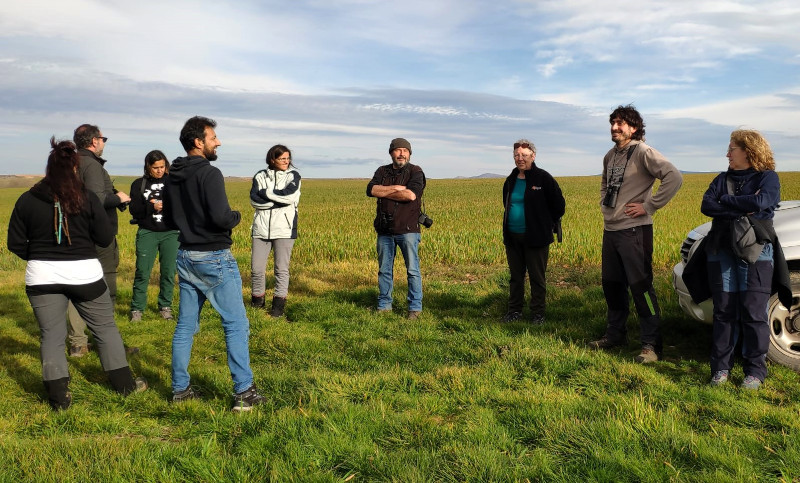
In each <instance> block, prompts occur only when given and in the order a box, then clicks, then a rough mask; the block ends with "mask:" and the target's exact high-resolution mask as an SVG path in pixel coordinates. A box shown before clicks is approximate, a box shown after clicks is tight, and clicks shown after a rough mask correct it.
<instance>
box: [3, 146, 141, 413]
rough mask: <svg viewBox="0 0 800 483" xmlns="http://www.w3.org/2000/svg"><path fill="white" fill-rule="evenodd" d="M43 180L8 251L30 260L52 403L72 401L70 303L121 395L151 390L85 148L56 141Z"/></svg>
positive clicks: (13, 223)
mask: <svg viewBox="0 0 800 483" xmlns="http://www.w3.org/2000/svg"><path fill="white" fill-rule="evenodd" d="M50 147H51V148H52V150H51V151H50V156H49V157H48V159H47V171H46V174H45V177H44V179H42V180H41V181H39V182H38V183H36V184H35V185H34V186H33V188H31V189H30V190H28V191H27V192H25V193H23V194H22V196H20V197H19V199H18V200H17V203H16V205H15V206H14V211H13V212H12V213H11V220H10V221H9V224H8V249H9V250H10V251H11V252H13V253H14V254H16V255H17V256H19V257H20V258H22V259H23V260H27V262H28V264H27V268H26V270H25V292H26V294H27V295H28V300H29V301H30V304H31V308H32V309H33V313H34V315H35V316H36V320H37V322H38V323H39V329H40V331H41V359H42V378H43V380H44V386H45V389H46V390H47V396H48V401H49V403H50V406H51V407H52V408H53V409H55V410H59V409H66V408H68V407H69V406H70V404H71V403H72V394H71V393H70V391H69V379H70V378H69V368H68V366H67V357H66V352H65V342H64V340H65V338H66V336H67V322H66V314H67V303H68V302H72V304H73V305H74V306H75V308H76V309H77V311H78V313H79V314H80V315H81V317H83V318H84V320H86V324H87V326H88V327H89V330H90V331H91V333H92V335H93V336H94V340H95V343H96V345H97V352H98V353H99V355H100V364H101V365H102V366H103V370H104V371H106V374H107V375H108V378H109V381H110V382H111V386H112V387H113V388H114V390H116V391H117V392H119V393H121V394H129V393H132V392H138V391H142V390H144V389H146V388H147V381H145V380H144V379H143V378H141V377H140V378H137V379H134V378H133V375H132V374H131V370H130V367H129V366H128V361H127V360H126V358H125V347H124V346H123V344H122V337H120V335H119V330H118V329H117V325H116V323H115V322H114V307H113V305H112V303H111V297H110V295H109V291H108V286H107V285H106V282H105V280H104V279H103V268H102V266H101V265H100V261H99V260H98V259H97V251H96V249H95V245H100V246H108V245H109V244H110V243H111V242H112V241H113V240H114V232H113V231H112V228H111V224H110V223H109V220H108V217H107V215H106V213H105V210H104V209H103V205H102V204H101V203H100V199H99V198H98V197H97V195H95V194H94V193H92V192H90V191H87V190H86V189H85V188H84V186H83V182H81V180H80V178H79V177H78V175H77V169H78V153H77V151H76V149H75V145H74V144H73V143H72V142H70V141H59V142H56V140H55V138H51V139H50Z"/></svg>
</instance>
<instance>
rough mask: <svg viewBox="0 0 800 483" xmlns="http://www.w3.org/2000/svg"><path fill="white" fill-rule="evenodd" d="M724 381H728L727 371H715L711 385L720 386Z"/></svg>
mask: <svg viewBox="0 0 800 483" xmlns="http://www.w3.org/2000/svg"><path fill="white" fill-rule="evenodd" d="M726 382H728V371H717V372H715V373H714V376H713V377H712V378H711V385H712V386H714V387H716V386H721V385H723V384H725V383H726Z"/></svg>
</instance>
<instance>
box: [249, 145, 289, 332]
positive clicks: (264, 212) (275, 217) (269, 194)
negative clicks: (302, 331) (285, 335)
mask: <svg viewBox="0 0 800 483" xmlns="http://www.w3.org/2000/svg"><path fill="white" fill-rule="evenodd" d="M299 201H300V173H299V172H297V170H296V169H295V168H294V165H293V164H292V152H291V151H290V150H289V148H287V147H286V146H283V145H281V144H276V145H275V146H272V147H271V148H270V149H269V151H267V169H262V170H261V171H259V172H258V173H256V174H255V176H253V186H252V188H251V189H250V204H251V205H253V208H255V210H256V211H255V215H254V217H253V228H252V236H253V253H252V257H251V259H250V267H251V270H252V282H251V283H252V286H251V287H252V291H251V294H252V297H253V298H252V305H253V306H254V307H264V305H265V297H266V281H265V271H266V266H267V257H269V252H270V250H271V249H272V250H274V253H275V256H274V257H275V263H274V265H275V291H274V293H273V296H272V308H271V309H270V315H271V316H273V317H281V316H282V315H283V313H284V310H285V307H286V296H287V295H288V294H289V260H290V259H291V257H292V247H294V241H295V239H296V238H297V204H298V203H299Z"/></svg>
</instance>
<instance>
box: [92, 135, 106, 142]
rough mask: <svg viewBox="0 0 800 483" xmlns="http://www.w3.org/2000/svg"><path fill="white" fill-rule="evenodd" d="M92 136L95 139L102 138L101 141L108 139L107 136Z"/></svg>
mask: <svg viewBox="0 0 800 483" xmlns="http://www.w3.org/2000/svg"><path fill="white" fill-rule="evenodd" d="M94 138H95V139H102V140H103V142H106V141H108V138H107V137H105V136H95V137H94Z"/></svg>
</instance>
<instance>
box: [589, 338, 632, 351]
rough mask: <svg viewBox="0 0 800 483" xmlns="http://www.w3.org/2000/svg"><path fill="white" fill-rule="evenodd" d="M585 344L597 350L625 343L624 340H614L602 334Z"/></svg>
mask: <svg viewBox="0 0 800 483" xmlns="http://www.w3.org/2000/svg"><path fill="white" fill-rule="evenodd" d="M587 345H588V346H589V348H590V349H594V350H599V349H611V348H614V347H617V346H621V345H626V342H625V341H614V340H611V339H609V338H608V337H606V336H603V337H600V338H599V339H597V340H593V341H591V342H589V343H588V344H587Z"/></svg>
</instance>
